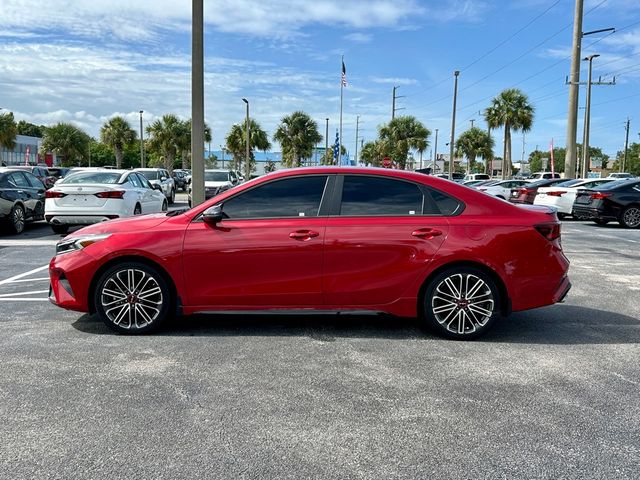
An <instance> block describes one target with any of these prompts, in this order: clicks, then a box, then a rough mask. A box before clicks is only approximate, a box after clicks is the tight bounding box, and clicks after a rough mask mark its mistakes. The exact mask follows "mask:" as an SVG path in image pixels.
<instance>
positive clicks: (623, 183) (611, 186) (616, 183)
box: [593, 178, 638, 190]
mask: <svg viewBox="0 0 640 480" xmlns="http://www.w3.org/2000/svg"><path fill="white" fill-rule="evenodd" d="M635 183H638V180H636V179H629V178H624V179H621V180H614V181H613V182H607V183H605V184H603V185H599V186H598V187H596V188H594V189H593V190H615V189H616V188H619V187H624V186H626V185H633V184H635Z"/></svg>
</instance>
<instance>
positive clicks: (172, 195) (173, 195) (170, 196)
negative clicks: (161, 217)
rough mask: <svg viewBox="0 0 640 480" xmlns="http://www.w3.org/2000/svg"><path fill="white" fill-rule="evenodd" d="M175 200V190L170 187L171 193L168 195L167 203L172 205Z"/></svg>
mask: <svg viewBox="0 0 640 480" xmlns="http://www.w3.org/2000/svg"><path fill="white" fill-rule="evenodd" d="M175 201H176V191H175V190H174V189H173V188H172V189H171V195H169V205H173V203H174V202H175Z"/></svg>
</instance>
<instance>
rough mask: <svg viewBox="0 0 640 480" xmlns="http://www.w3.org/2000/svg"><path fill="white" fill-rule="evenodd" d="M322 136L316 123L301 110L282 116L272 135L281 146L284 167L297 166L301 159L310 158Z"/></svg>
mask: <svg viewBox="0 0 640 480" xmlns="http://www.w3.org/2000/svg"><path fill="white" fill-rule="evenodd" d="M322 138H323V137H322V135H320V132H318V124H317V123H316V122H315V121H314V120H312V119H311V117H310V116H309V115H307V114H306V113H305V112H302V111H297V112H293V113H292V114H291V115H288V116H285V117H282V120H281V121H280V125H278V128H277V129H276V133H275V134H274V135H273V139H274V140H275V141H277V142H279V143H280V146H281V147H282V163H283V164H284V165H285V166H286V167H299V166H300V165H301V164H302V159H305V158H311V155H312V153H313V147H314V146H315V144H316V143H318V142H319V141H320V140H322Z"/></svg>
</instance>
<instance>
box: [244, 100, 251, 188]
mask: <svg viewBox="0 0 640 480" xmlns="http://www.w3.org/2000/svg"><path fill="white" fill-rule="evenodd" d="M242 101H243V102H244V103H246V104H247V119H246V123H245V127H244V129H245V131H246V133H247V137H246V139H245V144H246V151H245V154H244V179H245V180H249V179H250V178H251V164H250V163H249V162H250V159H251V122H250V121H249V100H247V99H246V98H243V99H242Z"/></svg>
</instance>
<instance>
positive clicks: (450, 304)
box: [422, 267, 501, 340]
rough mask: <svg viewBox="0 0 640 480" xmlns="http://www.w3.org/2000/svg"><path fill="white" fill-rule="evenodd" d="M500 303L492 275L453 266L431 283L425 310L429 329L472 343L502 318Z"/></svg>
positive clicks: (425, 301) (469, 268)
mask: <svg viewBox="0 0 640 480" xmlns="http://www.w3.org/2000/svg"><path fill="white" fill-rule="evenodd" d="M469 293H470V294H471V296H470V297H469V296H468V294H469ZM470 299H472V300H474V301H469V300H470ZM500 301H501V299H500V291H499V289H498V287H497V286H496V284H495V282H494V281H493V280H492V279H491V277H490V276H489V275H487V274H486V273H484V272H483V271H481V270H478V269H476V268H473V267H454V268H451V269H448V270H445V271H443V272H440V273H439V274H438V275H436V276H435V277H434V278H433V279H432V280H431V282H430V283H429V286H428V288H427V290H426V292H425V295H424V299H423V302H422V308H423V313H424V319H425V321H426V325H427V327H428V328H429V329H430V330H431V331H433V332H434V333H436V334H437V335H440V336H442V337H446V338H452V339H456V340H472V339H474V338H478V337H479V336H481V335H484V334H485V333H486V332H487V331H488V330H489V329H491V327H493V325H494V324H495V323H496V321H497V320H498V319H499V318H500V305H501V304H500Z"/></svg>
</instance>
